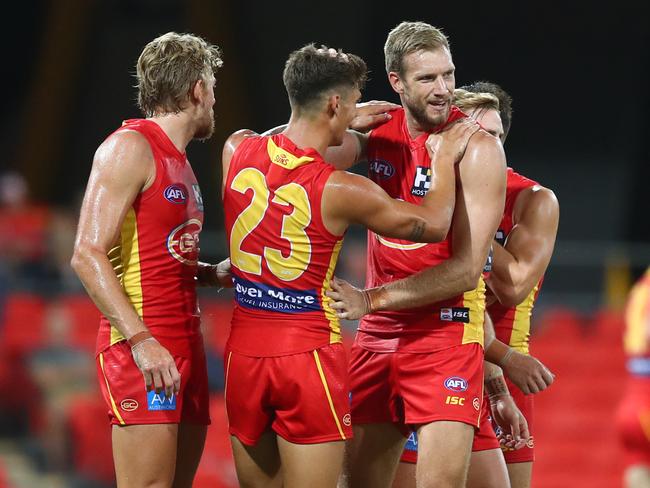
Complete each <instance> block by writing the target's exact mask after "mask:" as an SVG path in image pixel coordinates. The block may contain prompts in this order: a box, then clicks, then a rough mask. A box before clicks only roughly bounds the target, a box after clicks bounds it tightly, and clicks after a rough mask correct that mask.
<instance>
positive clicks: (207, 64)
mask: <svg viewBox="0 0 650 488" xmlns="http://www.w3.org/2000/svg"><path fill="white" fill-rule="evenodd" d="M222 64H223V61H222V60H221V51H220V50H219V48H218V47H217V46H215V45H211V44H208V43H207V42H206V41H205V40H203V39H202V38H200V37H198V36H194V35H192V34H177V33H176V32H168V33H167V34H163V35H162V36H159V37H157V38H155V39H154V40H153V41H151V42H150V43H149V44H147V45H146V46H145V47H144V49H143V50H142V53H141V54H140V57H139V58H138V63H137V66H136V78H137V80H138V106H139V107H140V109H141V110H142V112H143V113H144V114H145V116H147V117H151V116H152V115H154V114H156V113H158V114H165V113H178V112H180V111H181V110H183V106H184V104H185V102H186V101H187V100H188V99H189V96H190V92H191V90H192V88H193V87H194V84H195V83H196V82H197V81H198V80H200V79H205V78H206V77H209V76H210V75H211V74H214V73H215V72H216V70H217V69H219V68H220V67H221V65H222ZM210 88H211V87H210Z"/></svg>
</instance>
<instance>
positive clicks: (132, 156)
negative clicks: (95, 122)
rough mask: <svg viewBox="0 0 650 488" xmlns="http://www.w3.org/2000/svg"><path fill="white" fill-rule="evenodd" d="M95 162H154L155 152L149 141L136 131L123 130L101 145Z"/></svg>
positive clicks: (114, 133) (116, 132)
mask: <svg viewBox="0 0 650 488" xmlns="http://www.w3.org/2000/svg"><path fill="white" fill-rule="evenodd" d="M94 159H95V161H96V162H100V163H104V164H110V163H111V162H118V161H119V162H128V161H134V162H140V163H141V162H142V161H144V160H151V161H153V152H152V150H151V145H150V144H149V141H148V139H147V138H146V137H145V136H144V135H143V134H142V133H141V132H139V131H137V130H134V129H126V128H125V129H122V130H118V131H115V132H113V133H112V134H111V135H109V136H108V137H107V138H106V139H105V140H104V142H102V143H101V144H100V146H99V147H98V148H97V151H96V152H95V158H94Z"/></svg>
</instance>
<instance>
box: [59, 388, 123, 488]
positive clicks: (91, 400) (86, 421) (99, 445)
mask: <svg viewBox="0 0 650 488" xmlns="http://www.w3.org/2000/svg"><path fill="white" fill-rule="evenodd" d="M67 424H68V429H69V433H70V441H71V454H72V460H73V464H74V467H75V471H77V472H78V473H80V474H83V475H84V477H86V478H88V479H92V480H96V481H100V482H103V483H107V484H111V483H113V482H114V479H115V474H114V469H113V451H112V447H111V427H110V424H109V422H108V412H107V409H106V404H105V403H104V401H103V400H102V398H101V396H100V394H99V393H95V392H93V393H88V394H87V395H80V396H78V397H76V398H74V399H73V400H72V401H71V402H70V404H69V406H68V411H67Z"/></svg>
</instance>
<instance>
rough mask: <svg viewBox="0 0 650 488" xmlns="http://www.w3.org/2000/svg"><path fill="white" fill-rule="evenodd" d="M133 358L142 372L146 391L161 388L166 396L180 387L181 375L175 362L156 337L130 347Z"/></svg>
mask: <svg viewBox="0 0 650 488" xmlns="http://www.w3.org/2000/svg"><path fill="white" fill-rule="evenodd" d="M131 354H133V360H134V361H135V364H136V365H137V366H138V368H139V369H140V371H141V372H142V376H143V377H144V386H145V389H146V391H149V390H152V389H155V390H156V393H161V392H162V391H163V390H164V392H165V395H166V396H167V397H168V398H171V396H172V393H174V394H176V395H177V394H178V392H179V391H180V389H181V375H180V373H179V372H178V368H176V362H175V361H174V358H173V357H172V355H171V354H170V353H169V351H168V350H167V349H165V348H164V347H163V346H161V345H160V343H159V342H158V341H157V340H156V339H153V338H151V339H146V340H144V341H142V342H139V343H138V344H136V345H135V346H133V347H132V348H131Z"/></svg>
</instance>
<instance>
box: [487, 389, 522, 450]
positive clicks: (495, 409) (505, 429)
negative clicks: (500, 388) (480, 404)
mask: <svg viewBox="0 0 650 488" xmlns="http://www.w3.org/2000/svg"><path fill="white" fill-rule="evenodd" d="M490 407H491V410H492V418H493V419H494V421H495V423H496V424H497V425H498V426H499V430H500V434H499V436H498V437H499V443H500V444H501V445H502V446H505V447H509V448H511V449H521V448H522V447H524V446H525V445H526V443H527V442H528V438H529V437H530V433H529V432H528V422H527V421H526V419H525V418H524V416H523V414H522V413H521V410H519V408H518V407H517V405H516V404H515V401H514V400H513V398H512V396H510V395H501V396H499V397H497V398H494V399H490Z"/></svg>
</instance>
